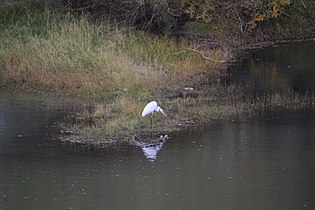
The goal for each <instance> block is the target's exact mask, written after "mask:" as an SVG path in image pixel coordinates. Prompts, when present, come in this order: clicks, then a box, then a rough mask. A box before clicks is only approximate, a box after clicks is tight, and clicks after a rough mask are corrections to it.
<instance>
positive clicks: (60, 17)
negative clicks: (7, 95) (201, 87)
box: [0, 2, 228, 136]
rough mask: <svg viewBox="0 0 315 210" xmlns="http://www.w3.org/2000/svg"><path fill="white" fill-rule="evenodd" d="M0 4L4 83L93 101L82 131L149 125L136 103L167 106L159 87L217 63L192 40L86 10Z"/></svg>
mask: <svg viewBox="0 0 315 210" xmlns="http://www.w3.org/2000/svg"><path fill="white" fill-rule="evenodd" d="M1 9H2V11H1V14H2V16H1V23H2V24H1V30H0V66H1V68H0V71H1V78H0V80H1V84H2V86H8V87H17V88H20V89H28V88H36V89H42V90H44V91H53V92H69V93H72V94H74V95H79V96H81V97H82V98H84V99H88V100H92V101H94V102H95V103H97V105H96V106H95V110H94V111H93V113H92V115H91V116H89V117H88V118H89V119H90V118H91V117H92V118H93V123H92V126H87V125H86V124H85V123H83V124H82V125H80V126H79V129H78V130H77V131H78V132H80V133H84V134H87V135H93V136H95V135H97V136H115V135H117V134H119V135H126V134H129V133H131V132H133V131H134V130H135V129H136V128H140V127H142V128H148V126H147V121H146V119H143V118H141V117H140V113H141V111H142V108H143V106H144V105H145V104H146V103H147V102H148V101H150V100H158V101H159V102H160V103H161V104H162V106H163V105H164V106H165V105H166V104H165V103H166V101H165V100H166V98H165V95H164V93H163V90H162V89H163V88H164V87H165V86H169V85H171V86H174V88H177V89H178V88H179V87H180V88H181V83H183V84H184V83H185V82H183V81H185V80H186V79H188V78H190V77H191V76H193V75H196V74H200V73H203V72H207V74H209V72H211V71H209V69H213V70H214V69H217V68H218V67H219V66H220V65H219V64H220V62H213V61H211V60H207V59H203V58H202V56H201V55H200V53H197V52H193V51H189V50H188V49H189V48H191V47H192V46H191V43H190V42H188V41H185V40H183V41H181V42H180V43H175V41H173V40H171V39H170V38H168V37H166V36H163V37H161V36H159V37H158V36H154V35H150V34H147V33H144V32H135V31H132V30H130V29H128V28H117V27H113V26H112V25H110V24H109V23H107V22H106V21H102V22H91V21H90V20H89V17H88V16H84V15H81V16H80V17H77V16H74V15H70V14H60V13H51V11H45V9H44V8H43V5H41V3H38V2H29V3H27V4H25V3H24V4H23V5H18V4H17V5H13V6H11V5H9V6H7V7H4V8H1ZM206 53H207V56H209V57H211V58H212V59H215V60H217V61H224V60H226V59H227V58H226V56H228V54H227V53H226V52H224V51H222V50H221V49H219V48H216V49H212V50H211V51H207V52H206ZM213 74H217V72H216V71H213ZM89 114H91V113H89ZM83 115H84V118H85V115H86V113H85V112H84V111H83ZM157 121H158V120H157Z"/></svg>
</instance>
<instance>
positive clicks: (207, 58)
mask: <svg viewBox="0 0 315 210" xmlns="http://www.w3.org/2000/svg"><path fill="white" fill-rule="evenodd" d="M187 50H189V51H193V52H196V53H199V54H200V55H201V56H202V57H203V58H204V59H206V60H211V61H213V62H215V63H225V62H226V61H218V60H216V59H213V58H210V57H208V56H205V54H203V53H202V52H200V51H198V50H196V49H193V48H187Z"/></svg>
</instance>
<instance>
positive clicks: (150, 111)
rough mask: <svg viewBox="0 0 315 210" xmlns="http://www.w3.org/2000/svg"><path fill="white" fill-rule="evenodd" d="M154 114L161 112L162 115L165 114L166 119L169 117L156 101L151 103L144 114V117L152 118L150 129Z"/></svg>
mask: <svg viewBox="0 0 315 210" xmlns="http://www.w3.org/2000/svg"><path fill="white" fill-rule="evenodd" d="M154 112H161V113H162V114H164V116H165V117H167V115H166V114H165V113H164V111H163V109H161V107H159V106H158V105H157V103H156V101H151V102H150V103H148V104H147V105H146V106H145V107H144V109H143V112H142V117H144V116H146V115H148V114H151V116H150V127H151V128H152V116H153V113H154Z"/></svg>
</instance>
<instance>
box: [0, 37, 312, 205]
mask: <svg viewBox="0 0 315 210" xmlns="http://www.w3.org/2000/svg"><path fill="white" fill-rule="evenodd" d="M303 45H304V43H303V44H302V47H303ZM299 46H300V45H299ZM306 46H309V45H306ZM273 50H276V51H277V50H279V48H267V49H264V50H262V51H259V52H257V53H258V54H260V53H261V55H263V52H266V55H268V56H269V55H270V51H271V52H273ZM312 52H314V48H313V51H312ZM280 54H281V53H280ZM309 55H313V54H310V53H309ZM302 57H303V56H302ZM271 58H272V59H274V57H273V56H271ZM293 58H294V56H292V59H293ZM259 59H262V57H260V58H259ZM307 59H308V58H307ZM309 60H311V62H313V60H312V59H309ZM276 61H277V60H275V62H276ZM265 62H267V61H265ZM296 62H297V63H298V61H296ZM279 65H280V64H279ZM290 65H292V66H294V65H293V64H290ZM303 65H304V64H303ZM271 66H272V65H271ZM296 68H297V67H296ZM313 69H314V68H313ZM244 71H245V72H246V70H244ZM247 72H251V71H249V70H248V71H247ZM311 75H313V74H311ZM252 77H254V75H253V76H252ZM306 80H308V79H306ZM290 81H291V80H290ZM290 84H291V83H290ZM303 84H304V82H303ZM311 84H313V83H311ZM307 88H309V86H307ZM67 109H69V106H68V105H65V104H61V103H60V102H56V100H43V99H42V98H38V97H34V96H29V95H28V96H24V95H21V94H10V93H7V92H1V93H0V209H23V210H24V209H137V210H140V209H315V200H314V198H315V178H314V173H315V132H314V130H315V113H314V112H298V113H292V112H290V113H288V112H285V111H283V112H277V113H269V114H268V115H267V116H264V117H263V118H257V119H251V120H246V121H217V122H215V123H214V124H213V125H209V126H206V127H205V128H203V129H200V130H195V131H187V132H184V133H182V134H181V135H180V136H174V137H172V138H171V139H169V140H167V141H166V142H164V143H163V144H162V143H161V145H159V146H156V147H148V148H145V149H143V150H142V149H141V148H138V147H126V148H120V149H114V150H104V151H102V152H93V151H90V152H76V151H74V150H71V149H69V148H66V147H61V145H60V144H58V143H57V142H54V141H53V140H51V137H50V134H51V133H50V129H49V125H51V124H52V123H53V122H55V121H56V120H57V119H58V118H60V117H61V116H62V115H63V114H64V113H65V110H67Z"/></svg>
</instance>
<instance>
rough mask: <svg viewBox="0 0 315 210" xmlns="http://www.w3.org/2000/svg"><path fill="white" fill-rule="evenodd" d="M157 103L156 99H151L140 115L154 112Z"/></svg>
mask: <svg viewBox="0 0 315 210" xmlns="http://www.w3.org/2000/svg"><path fill="white" fill-rule="evenodd" d="M157 107H158V105H157V103H156V101H151V102H150V103H148V104H147V105H146V106H145V107H144V109H143V112H142V117H144V116H146V115H147V114H150V113H152V112H155V110H156V109H157Z"/></svg>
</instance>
